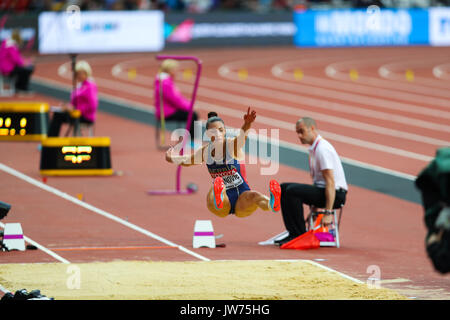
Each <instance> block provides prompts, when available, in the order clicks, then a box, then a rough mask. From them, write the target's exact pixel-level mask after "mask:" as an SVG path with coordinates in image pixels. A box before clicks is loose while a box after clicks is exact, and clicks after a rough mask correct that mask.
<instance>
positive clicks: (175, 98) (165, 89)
mask: <svg viewBox="0 0 450 320" xmlns="http://www.w3.org/2000/svg"><path fill="white" fill-rule="evenodd" d="M160 78H161V79H162V85H161V87H162V94H163V102H164V106H163V108H164V117H165V118H168V117H170V116H171V115H173V114H175V112H176V111H178V110H181V111H185V112H189V111H190V108H191V103H190V101H189V100H187V99H186V98H185V97H183V95H182V94H181V93H180V91H179V90H178V89H177V87H176V86H175V83H174V81H173V79H172V77H171V76H170V75H169V74H167V73H164V72H161V73H160V74H158V76H157V77H156V79H155V93H154V94H155V96H154V98H155V109H156V110H155V116H156V118H157V119H160V117H161V116H160V105H159V103H160V102H159V100H160V92H159V89H160Z"/></svg>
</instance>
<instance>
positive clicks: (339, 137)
mask: <svg viewBox="0 0 450 320" xmlns="http://www.w3.org/2000/svg"><path fill="white" fill-rule="evenodd" d="M147 78H148V77H147ZM98 80H100V81H99V83H98V84H99V85H101V86H103V85H106V84H107V86H108V87H110V88H113V89H115V90H120V89H121V88H122V87H123V86H122V84H121V83H117V82H115V81H111V80H108V79H98ZM104 80H106V81H105V82H103V81H104ZM111 86H112V87H111ZM180 88H181V89H183V90H184V91H186V90H187V89H188V90H190V88H188V87H187V86H184V85H181V86H180ZM133 91H134V92H136V93H137V92H139V91H142V92H141V93H140V94H139V95H142V96H145V97H148V95H149V93H148V92H147V91H148V90H146V89H143V88H138V87H134V88H133ZM199 92H201V94H202V95H203V96H205V94H206V93H208V94H207V95H208V96H209V97H211V98H214V99H220V98H221V99H223V100H228V101H232V102H234V103H236V102H237V103H242V104H246V105H257V106H258V107H259V108H261V109H267V110H271V111H274V110H276V111H279V110H280V109H282V110H284V112H285V113H288V114H296V115H298V116H302V115H304V114H309V115H310V116H313V117H314V116H315V117H316V118H320V119H325V120H324V121H329V122H337V123H338V124H341V125H344V124H347V126H350V125H349V124H348V123H346V122H350V120H348V121H343V120H342V119H340V118H338V117H333V116H326V115H323V114H319V113H315V112H311V111H305V110H301V109H297V108H292V107H284V106H281V105H279V104H274V103H268V102H264V101H261V100H255V99H249V98H244V97H236V96H235V95H232V94H226V93H221V92H219V91H217V90H210V89H205V88H203V89H200V90H199ZM212 106H214V105H213V104H211V103H206V102H202V101H201V100H197V107H199V108H201V109H204V110H210V109H211V107H212ZM215 107H217V108H221V110H222V112H223V113H224V112H226V113H227V114H230V112H234V111H231V110H230V109H229V108H223V107H218V106H215ZM235 116H236V117H239V118H241V117H242V116H237V114H235ZM258 119H259V120H258ZM258 119H257V122H261V123H265V124H269V125H271V126H274V123H275V122H276V123H277V126H278V127H280V128H284V129H287V130H290V131H291V130H292V124H291V123H287V122H285V121H281V120H274V119H272V118H264V117H262V116H259V117H258ZM261 119H269V120H268V121H261ZM354 126H360V127H361V128H360V129H362V130H364V129H365V130H369V128H371V130H369V131H372V130H374V128H373V127H374V126H371V125H369V124H366V125H364V126H361V124H360V123H356V122H355V123H353V124H352V127H354ZM445 129H448V127H445ZM448 130H450V129H448ZM392 131H393V130H387V129H385V128H381V127H380V128H378V129H377V130H375V132H376V133H378V134H387V135H393V133H392ZM321 132H323V134H324V135H328V137H329V138H330V139H333V140H336V141H340V142H343V143H347V144H351V145H357V146H359V147H364V148H367V149H373V150H376V151H383V152H386V153H391V154H395V155H400V156H403V157H407V158H412V159H416V160H421V161H424V162H429V161H431V160H432V159H433V158H432V157H430V156H427V155H423V154H418V153H415V152H410V151H406V150H402V149H398V148H393V147H389V146H384V145H380V144H377V143H373V142H368V141H365V140H360V139H356V138H351V137H346V136H343V135H341V134H334V133H330V132H325V131H323V130H321ZM396 134H397V136H396V137H398V135H401V136H405V135H407V134H406V133H402V132H397V133H396ZM410 135H412V134H410ZM409 138H410V139H413V140H414V141H417V139H419V140H421V139H424V138H423V137H419V136H416V135H414V137H409ZM428 139H432V138H428ZM432 140H433V142H438V145H448V143H447V142H444V141H440V140H437V139H432ZM428 142H430V141H428Z"/></svg>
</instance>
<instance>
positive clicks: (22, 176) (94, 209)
mask: <svg viewBox="0 0 450 320" xmlns="http://www.w3.org/2000/svg"><path fill="white" fill-rule="evenodd" d="M0 170H2V171H4V172H6V173H8V174H10V175H12V176H15V177H17V178H19V179H21V180H23V181H25V182H28V183H29V184H32V185H34V186H36V187H38V188H41V189H42V190H45V191H47V192H50V193H52V194H54V195H56V196H58V197H60V198H63V199H65V200H68V201H70V202H72V203H74V204H77V205H79V206H80V207H83V208H85V209H87V210H90V211H92V212H94V213H96V214H98V215H101V216H103V217H105V218H108V219H110V220H112V221H115V222H117V223H120V224H122V225H124V226H126V227H128V228H130V229H132V230H135V231H137V232H139V233H142V234H144V235H146V236H148V237H150V238H153V239H155V240H158V241H160V242H162V243H165V244H167V245H169V246H174V247H177V248H178V249H179V250H180V251H183V252H185V253H187V254H189V255H191V256H193V257H196V258H197V259H200V260H203V261H210V259H208V258H206V257H204V256H202V255H199V254H197V253H195V252H193V251H191V250H188V249H187V248H185V247H183V246H180V245H178V244H176V243H173V242H171V241H169V240H167V239H164V238H163V237H160V236H158V235H156V234H154V233H152V232H150V231H148V230H145V229H143V228H141V227H139V226H137V225H135V224H132V223H130V222H128V221H125V220H123V219H121V218H119V217H116V216H115V215H113V214H111V213H109V212H106V211H104V210H101V209H99V208H97V207H94V206H92V205H90V204H88V203H86V202H83V201H80V200H78V199H77V198H74V197H72V196H71V195H68V194H67V193H65V192H62V191H60V190H58V189H56V188H53V187H50V186H48V185H46V184H44V183H42V182H39V181H37V180H35V179H33V178H31V177H29V176H27V175H25V174H23V173H21V172H19V171H17V170H15V169H13V168H10V167H8V166H6V165H4V164H3V163H0Z"/></svg>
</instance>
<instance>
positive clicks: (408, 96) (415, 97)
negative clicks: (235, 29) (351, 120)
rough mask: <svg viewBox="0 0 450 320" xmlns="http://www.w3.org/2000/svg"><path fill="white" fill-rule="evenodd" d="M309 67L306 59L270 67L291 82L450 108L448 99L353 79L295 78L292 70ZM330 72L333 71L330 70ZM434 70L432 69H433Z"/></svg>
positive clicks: (309, 76) (276, 75)
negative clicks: (375, 86)
mask: <svg viewBox="0 0 450 320" xmlns="http://www.w3.org/2000/svg"><path fill="white" fill-rule="evenodd" d="M308 67H310V64H309V61H308V60H303V59H302V60H295V61H286V62H283V63H279V64H276V65H274V66H273V67H272V75H274V76H275V77H277V78H280V79H283V80H287V81H289V82H292V83H296V84H297V83H299V82H300V83H306V84H311V85H313V86H321V87H327V88H331V89H337V90H340V91H343V90H344V91H350V92H358V93H360V94H367V95H370V96H379V97H382V98H388V99H394V100H399V99H400V100H403V101H408V102H413V103H424V104H428V105H430V106H432V107H435V106H440V107H444V108H450V102H449V101H448V99H442V98H435V97H429V96H424V95H421V94H415V93H411V92H401V91H399V90H391V89H384V88H377V89H376V90H374V88H373V86H369V85H367V84H362V83H358V81H354V82H352V83H349V82H344V81H338V80H335V79H329V78H324V77H315V76H312V75H310V74H309V73H308V72H307V71H305V74H304V76H303V78H302V80H301V81H298V80H297V79H295V74H294V72H293V71H292V70H295V69H297V68H302V69H307V68H308ZM331 72H335V70H332V71H331ZM433 72H434V69H433Z"/></svg>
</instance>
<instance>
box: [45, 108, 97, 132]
mask: <svg viewBox="0 0 450 320" xmlns="http://www.w3.org/2000/svg"><path fill="white" fill-rule="evenodd" d="M73 121H74V119H72V118H71V117H70V115H69V113H68V112H54V113H53V118H52V120H51V121H50V125H49V128H48V132H47V136H48V137H58V136H59V131H60V130H61V126H62V124H63V123H72V122H73ZM80 123H89V124H91V123H93V122H92V121H89V120H87V119H85V118H84V117H83V116H81V117H80Z"/></svg>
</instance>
